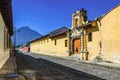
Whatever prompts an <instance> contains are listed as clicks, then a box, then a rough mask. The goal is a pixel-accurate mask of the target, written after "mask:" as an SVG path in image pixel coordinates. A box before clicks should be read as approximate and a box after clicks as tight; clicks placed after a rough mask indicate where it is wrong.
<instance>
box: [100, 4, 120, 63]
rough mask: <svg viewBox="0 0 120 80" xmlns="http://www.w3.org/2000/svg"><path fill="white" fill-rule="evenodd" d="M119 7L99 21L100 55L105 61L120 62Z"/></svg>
mask: <svg viewBox="0 0 120 80" xmlns="http://www.w3.org/2000/svg"><path fill="white" fill-rule="evenodd" d="M119 12H120V5H119V6H118V7H116V8H114V9H113V10H112V11H111V12H109V13H108V14H107V15H105V17H103V19H102V20H101V24H102V25H101V35H102V43H103V47H102V54H103V55H104V57H105V58H106V59H107V60H110V61H113V62H120V14H119Z"/></svg>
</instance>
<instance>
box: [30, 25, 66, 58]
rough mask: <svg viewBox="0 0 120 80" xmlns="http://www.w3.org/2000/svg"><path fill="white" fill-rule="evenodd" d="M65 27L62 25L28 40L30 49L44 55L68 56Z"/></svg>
mask: <svg viewBox="0 0 120 80" xmlns="http://www.w3.org/2000/svg"><path fill="white" fill-rule="evenodd" d="M67 30H68V29H67V28H66V27H62V28H59V29H57V30H54V31H51V32H50V33H49V34H47V35H45V36H43V37H40V38H38V39H36V40H33V41H31V42H30V51H31V52H34V53H38V54H39V53H40V54H44V55H54V56H61V57H65V56H68V52H67V51H68V41H67V34H66V32H67Z"/></svg>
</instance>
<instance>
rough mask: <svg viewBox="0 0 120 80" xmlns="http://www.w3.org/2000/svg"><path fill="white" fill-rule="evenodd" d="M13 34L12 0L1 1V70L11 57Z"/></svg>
mask: <svg viewBox="0 0 120 80" xmlns="http://www.w3.org/2000/svg"><path fill="white" fill-rule="evenodd" d="M12 34H13V24H12V7H11V0H0V68H1V67H2V66H3V65H4V63H5V62H6V61H7V59H8V58H9V56H10V53H11V50H12V43H11V38H10V36H11V35H12Z"/></svg>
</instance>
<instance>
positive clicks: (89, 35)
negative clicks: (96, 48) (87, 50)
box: [88, 33, 92, 41]
mask: <svg viewBox="0 0 120 80" xmlns="http://www.w3.org/2000/svg"><path fill="white" fill-rule="evenodd" d="M88 41H92V33H89V34H88Z"/></svg>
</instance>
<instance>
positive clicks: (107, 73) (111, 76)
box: [23, 52, 120, 80]
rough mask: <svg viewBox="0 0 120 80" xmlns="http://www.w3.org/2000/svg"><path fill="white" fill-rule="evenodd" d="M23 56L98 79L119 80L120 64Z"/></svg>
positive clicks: (38, 55) (42, 56) (34, 55)
mask: <svg viewBox="0 0 120 80" xmlns="http://www.w3.org/2000/svg"><path fill="white" fill-rule="evenodd" d="M23 54H25V55H29V56H32V57H34V58H37V59H39V58H42V59H45V60H48V61H51V62H54V63H57V64H60V65H63V66H66V67H69V68H72V69H75V70H78V71H82V72H85V73H88V74H91V75H94V76H97V77H100V78H102V79H105V80H120V64H116V63H107V62H92V61H81V60H74V59H71V58H60V57H54V56H47V55H41V54H33V53H25V52H23Z"/></svg>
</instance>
